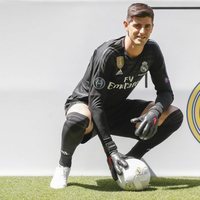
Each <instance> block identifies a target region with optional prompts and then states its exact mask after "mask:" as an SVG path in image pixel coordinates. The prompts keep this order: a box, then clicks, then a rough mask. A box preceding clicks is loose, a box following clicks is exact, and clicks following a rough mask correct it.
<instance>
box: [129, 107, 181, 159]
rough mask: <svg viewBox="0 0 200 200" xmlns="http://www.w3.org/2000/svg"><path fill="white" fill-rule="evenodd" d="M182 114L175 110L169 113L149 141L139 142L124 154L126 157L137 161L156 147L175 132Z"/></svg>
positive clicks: (179, 124)
mask: <svg viewBox="0 0 200 200" xmlns="http://www.w3.org/2000/svg"><path fill="white" fill-rule="evenodd" d="M182 121H183V114H182V112H181V111H180V110H176V111H174V112H173V113H171V114H170V115H169V116H168V117H167V118H166V120H165V121H164V122H163V123H162V124H161V126H159V127H158V131H157V133H156V134H155V136H153V137H152V138H151V139H149V140H140V141H138V142H137V143H136V145H135V146H134V147H133V148H132V149H131V150H130V151H129V152H128V153H127V154H126V155H127V156H132V157H135V158H137V159H140V158H142V156H143V155H144V154H145V153H147V152H148V151H149V150H151V149H152V148H153V147H155V146H157V145H158V144H160V143H161V142H163V141H164V140H165V139H167V138H168V137H169V136H170V135H171V134H172V133H173V132H175V131H176V130H177V129H178V128H179V127H180V126H181V124H182Z"/></svg>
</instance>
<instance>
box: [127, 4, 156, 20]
mask: <svg viewBox="0 0 200 200" xmlns="http://www.w3.org/2000/svg"><path fill="white" fill-rule="evenodd" d="M135 16H136V17H150V18H151V19H152V21H153V20H154V12H153V9H152V8H151V7H150V6H148V5H147V4H143V3H133V4H131V5H130V6H129V7H128V11H127V18H126V19H127V21H129V22H130V21H131V20H132V18H133V17H135Z"/></svg>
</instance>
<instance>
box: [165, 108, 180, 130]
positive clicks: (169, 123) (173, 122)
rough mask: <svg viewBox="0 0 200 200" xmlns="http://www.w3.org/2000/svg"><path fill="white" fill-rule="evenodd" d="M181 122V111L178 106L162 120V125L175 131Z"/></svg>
mask: <svg viewBox="0 0 200 200" xmlns="http://www.w3.org/2000/svg"><path fill="white" fill-rule="evenodd" d="M182 122H183V113H182V111H181V110H180V109H179V108H176V109H174V110H173V111H172V112H171V113H170V114H169V115H168V116H167V118H166V119H165V120H164V122H163V124H162V125H163V126H166V127H167V128H168V129H170V130H173V131H176V130H177V129H178V128H179V127H180V126H181V124H182Z"/></svg>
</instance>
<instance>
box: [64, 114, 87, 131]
mask: <svg viewBox="0 0 200 200" xmlns="http://www.w3.org/2000/svg"><path fill="white" fill-rule="evenodd" d="M89 121H90V120H89V118H88V117H87V116H85V115H82V114H80V113H78V112H71V113H69V114H68V115H67V116H66V121H65V126H67V127H69V128H71V129H83V130H85V129H86V128H87V127H88V125H89Z"/></svg>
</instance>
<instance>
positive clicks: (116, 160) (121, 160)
mask: <svg viewBox="0 0 200 200" xmlns="http://www.w3.org/2000/svg"><path fill="white" fill-rule="evenodd" d="M126 158H127V156H125V155H123V154H121V153H119V152H118V151H117V150H116V151H114V152H112V153H111V154H110V156H108V157H107V162H108V165H109V168H110V171H111V174H112V177H113V179H114V180H115V181H116V180H117V179H118V177H117V174H118V175H122V167H123V168H125V169H126V168H127V167H128V163H127V162H126V160H125V159H126Z"/></svg>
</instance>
